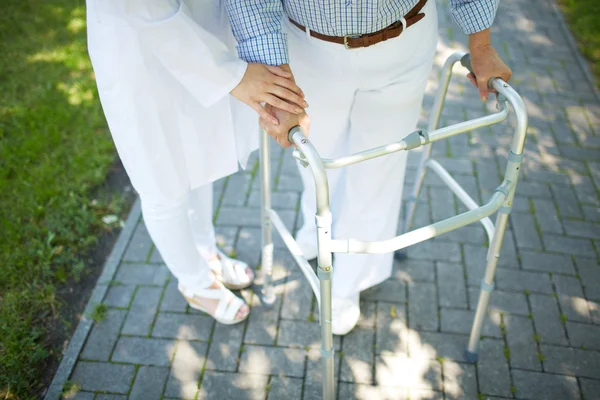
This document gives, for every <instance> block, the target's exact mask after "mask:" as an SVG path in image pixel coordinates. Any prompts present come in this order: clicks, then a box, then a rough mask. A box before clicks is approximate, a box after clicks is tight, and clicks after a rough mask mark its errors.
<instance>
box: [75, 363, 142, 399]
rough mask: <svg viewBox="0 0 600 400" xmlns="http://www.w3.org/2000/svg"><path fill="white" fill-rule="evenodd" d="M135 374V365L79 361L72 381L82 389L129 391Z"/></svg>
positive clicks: (114, 391)
mask: <svg viewBox="0 0 600 400" xmlns="http://www.w3.org/2000/svg"><path fill="white" fill-rule="evenodd" d="M134 375H135V367H134V366H133V365H118V364H107V363H103V362H86V361H79V362H78V363H77V365H76V366H75V370H74V371H73V375H72V376H71V379H70V381H71V382H73V383H77V384H79V385H80V387H81V389H82V390H87V391H92V392H95V391H108V392H113V393H128V392H129V388H130V386H131V384H132V382H133V376H134Z"/></svg>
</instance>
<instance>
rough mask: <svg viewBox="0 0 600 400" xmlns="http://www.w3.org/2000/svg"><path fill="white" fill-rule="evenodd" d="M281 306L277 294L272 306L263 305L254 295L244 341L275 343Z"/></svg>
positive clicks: (279, 297)
mask: <svg viewBox="0 0 600 400" xmlns="http://www.w3.org/2000/svg"><path fill="white" fill-rule="evenodd" d="M280 307H281V296H277V298H276V300H275V303H273V305H272V306H261V305H260V300H259V299H258V297H257V296H256V295H254V296H253V298H252V308H251V311H250V316H249V317H248V327H247V328H246V336H245V337H244V342H245V343H251V344H268V345H273V344H275V336H276V335H277V321H278V320H279V309H280ZM317 318H318V316H317Z"/></svg>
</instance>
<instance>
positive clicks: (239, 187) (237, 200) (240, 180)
mask: <svg viewBox="0 0 600 400" xmlns="http://www.w3.org/2000/svg"><path fill="white" fill-rule="evenodd" d="M251 181H252V175H251V174H248V173H239V174H234V175H231V176H230V177H229V179H228V180H227V185H226V186H225V193H224V194H223V198H222V200H221V204H222V205H223V206H240V207H242V206H244V204H245V203H246V198H247V197H248V196H247V194H248V192H249V190H250V184H251Z"/></svg>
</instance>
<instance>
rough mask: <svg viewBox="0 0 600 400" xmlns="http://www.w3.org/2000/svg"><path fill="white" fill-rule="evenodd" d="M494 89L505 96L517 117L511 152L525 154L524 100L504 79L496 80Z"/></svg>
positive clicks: (526, 119)
mask: <svg viewBox="0 0 600 400" xmlns="http://www.w3.org/2000/svg"><path fill="white" fill-rule="evenodd" d="M492 85H493V87H494V89H496V90H497V91H498V93H500V94H501V95H503V96H504V97H505V98H506V99H507V100H508V102H509V103H510V104H511V105H512V106H513V109H514V110H515V114H516V116H517V127H516V128H515V135H514V136H513V142H512V146H511V151H512V152H513V153H514V154H517V155H520V154H523V148H524V147H525V138H526V137H527V125H528V117H527V107H526V106H525V103H524V102H523V99H522V98H521V96H519V94H518V93H517V92H516V91H515V90H514V89H513V88H512V87H510V85H509V84H508V83H506V82H504V81H503V80H502V79H495V80H494V81H493V82H492Z"/></svg>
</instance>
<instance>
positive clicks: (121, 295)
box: [103, 285, 135, 308]
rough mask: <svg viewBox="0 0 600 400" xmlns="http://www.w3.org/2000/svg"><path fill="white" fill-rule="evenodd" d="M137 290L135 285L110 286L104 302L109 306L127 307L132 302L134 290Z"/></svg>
mask: <svg viewBox="0 0 600 400" xmlns="http://www.w3.org/2000/svg"><path fill="white" fill-rule="evenodd" d="M134 291H135V286H134V285H116V286H111V287H110V288H108V292H107V293H106V297H105V298H104V301H103V303H104V304H106V305H107V306H109V307H120V308H127V307H129V304H130V303H131V298H132V297H133V292H134Z"/></svg>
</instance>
